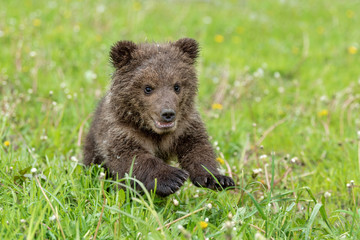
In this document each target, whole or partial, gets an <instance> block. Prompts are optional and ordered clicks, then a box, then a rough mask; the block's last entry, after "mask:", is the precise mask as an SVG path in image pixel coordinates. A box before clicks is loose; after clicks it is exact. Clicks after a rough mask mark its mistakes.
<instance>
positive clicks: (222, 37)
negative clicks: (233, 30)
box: [214, 34, 224, 43]
mask: <svg viewBox="0 0 360 240" xmlns="http://www.w3.org/2000/svg"><path fill="white" fill-rule="evenodd" d="M214 40H215V42H217V43H222V42H223V41H224V36H223V35H220V34H218V35H216V36H215V38H214Z"/></svg>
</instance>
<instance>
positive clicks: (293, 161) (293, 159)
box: [290, 157, 299, 163]
mask: <svg viewBox="0 0 360 240" xmlns="http://www.w3.org/2000/svg"><path fill="white" fill-rule="evenodd" d="M298 160H299V158H298V157H293V158H292V159H291V160H290V161H291V162H292V163H296V162H297V161H298Z"/></svg>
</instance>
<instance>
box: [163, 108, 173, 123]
mask: <svg viewBox="0 0 360 240" xmlns="http://www.w3.org/2000/svg"><path fill="white" fill-rule="evenodd" d="M175 115H176V113H175V111H174V110H172V109H163V110H162V111H161V118H162V119H163V120H164V121H165V122H172V121H173V120H174V119H175Z"/></svg>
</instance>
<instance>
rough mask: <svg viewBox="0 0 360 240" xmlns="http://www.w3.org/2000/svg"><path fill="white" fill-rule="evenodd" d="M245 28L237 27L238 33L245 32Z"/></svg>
mask: <svg viewBox="0 0 360 240" xmlns="http://www.w3.org/2000/svg"><path fill="white" fill-rule="evenodd" d="M244 30H245V29H244V28H243V27H238V28H236V32H237V33H238V34H242V33H243V32H244Z"/></svg>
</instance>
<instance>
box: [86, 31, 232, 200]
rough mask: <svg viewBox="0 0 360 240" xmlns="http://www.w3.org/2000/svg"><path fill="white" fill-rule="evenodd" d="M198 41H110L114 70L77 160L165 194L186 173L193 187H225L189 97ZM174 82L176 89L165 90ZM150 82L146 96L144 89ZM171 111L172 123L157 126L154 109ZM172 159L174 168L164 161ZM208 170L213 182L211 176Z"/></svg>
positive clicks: (174, 188)
mask: <svg viewBox="0 0 360 240" xmlns="http://www.w3.org/2000/svg"><path fill="white" fill-rule="evenodd" d="M197 56H198V44H197V42H196V41H195V40H193V39H188V38H185V39H180V40H178V41H176V42H173V43H165V44H149V43H142V44H135V43H133V42H129V41H119V42H117V43H116V44H115V45H114V46H113V47H112V49H111V51H110V60H111V62H112V64H113V66H114V67H115V72H114V74H113V78H112V82H111V85H110V89H109V90H108V92H107V93H106V94H105V96H104V97H103V99H102V100H101V101H100V103H99V105H98V107H97V110H96V112H95V114H94V119H93V122H92V124H91V127H90V130H89V133H88V135H87V137H86V140H85V144H84V164H85V165H90V164H92V163H94V164H103V165H104V167H106V168H107V169H108V170H109V172H110V173H111V174H112V175H113V176H114V177H116V176H117V177H119V178H122V177H124V175H125V173H128V172H129V170H130V167H131V164H132V161H133V160H134V159H135V160H134V167H133V176H135V177H136V178H137V179H138V180H140V181H141V182H143V183H144V185H145V187H146V188H147V189H148V190H149V191H151V190H153V189H154V187H155V186H154V184H155V179H157V187H156V193H157V194H158V195H160V196H167V195H169V194H172V193H174V192H175V191H177V190H178V189H179V188H180V187H181V186H182V185H183V183H184V181H185V180H186V179H187V178H188V177H190V179H191V181H192V182H193V183H194V184H195V185H196V186H203V187H208V188H211V189H221V188H226V187H229V186H233V185H234V182H233V180H232V179H231V178H229V177H226V176H223V175H220V174H219V171H218V170H217V167H218V165H217V162H216V161H215V154H214V151H213V149H212V147H211V144H210V143H209V140H208V135H207V133H206V129H205V127H204V124H203V122H202V121H201V118H200V116H199V113H198V112H197V110H196V109H195V106H194V101H195V97H196V94H197V77H196V72H195V68H194V64H195V62H196V58H197ZM175 83H176V84H179V85H180V86H181V90H180V93H175V92H174V90H173V85H174V84H175ZM147 85H152V86H154V92H153V93H152V94H151V95H146V94H144V86H147ZM164 108H171V109H174V110H176V123H175V124H176V127H174V128H171V129H165V130H164V129H158V128H156V126H155V125H154V121H155V120H157V119H160V118H159V115H160V111H161V109H164ZM173 158H177V159H178V161H179V163H180V165H181V168H182V169H179V168H175V167H172V166H170V165H168V164H167V162H168V161H169V159H173ZM204 167H205V168H206V169H208V170H209V171H210V172H211V173H212V174H213V175H214V176H215V177H216V178H217V180H218V182H219V183H220V185H219V184H218V182H217V180H215V179H214V178H213V177H212V176H211V174H210V173H208V172H207V170H205V168H204Z"/></svg>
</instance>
